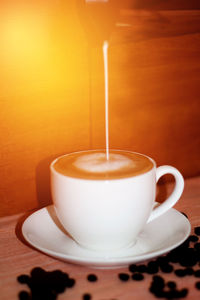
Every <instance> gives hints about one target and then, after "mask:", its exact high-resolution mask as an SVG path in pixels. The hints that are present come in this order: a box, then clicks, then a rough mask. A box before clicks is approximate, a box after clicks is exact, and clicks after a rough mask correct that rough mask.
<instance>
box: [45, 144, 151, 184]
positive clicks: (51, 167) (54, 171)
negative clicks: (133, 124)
mask: <svg viewBox="0 0 200 300" xmlns="http://www.w3.org/2000/svg"><path fill="white" fill-rule="evenodd" d="M88 151H90V152H95V151H104V152H105V149H87V150H80V151H73V152H69V153H66V154H63V155H59V156H58V157H56V158H55V159H54V160H53V161H52V162H51V163H50V171H51V172H52V173H55V174H57V175H59V176H62V177H67V178H72V179H74V180H82V181H85V180H86V181H98V182H100V181H114V180H115V181H116V180H120V181H121V180H125V179H131V178H136V177H139V176H142V175H144V174H147V173H149V172H151V171H152V170H153V169H154V168H156V162H155V160H154V159H153V158H151V157H149V156H148V155H146V154H142V153H139V152H136V151H130V150H126V149H123V150H122V149H109V151H116V152H117V151H119V152H120V151H121V152H128V153H133V154H138V155H141V156H144V157H146V158H148V159H149V160H150V161H151V162H152V164H153V167H152V168H151V169H150V170H148V171H147V172H144V173H141V174H138V175H133V176H128V177H124V178H111V179H107V178H106V179H105V178H103V179H92V178H80V177H74V176H69V175H65V174H62V173H60V172H58V171H56V170H55V168H54V164H55V163H56V161H57V160H58V159H60V158H62V157H65V156H68V155H70V154H72V153H73V154H76V153H84V152H88Z"/></svg>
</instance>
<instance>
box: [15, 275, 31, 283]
mask: <svg viewBox="0 0 200 300" xmlns="http://www.w3.org/2000/svg"><path fill="white" fill-rule="evenodd" d="M29 279H30V277H29V276H28V275H24V274H22V275H20V276H18V277H17V280H18V281H19V282H20V283H22V284H23V283H28V282H29Z"/></svg>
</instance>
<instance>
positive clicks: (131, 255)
mask: <svg viewBox="0 0 200 300" xmlns="http://www.w3.org/2000/svg"><path fill="white" fill-rule="evenodd" d="M190 230H191V226H190V223H189V221H188V219H187V218H186V217H185V216H184V215H183V214H182V213H180V212H178V211H177V210H175V209H173V208H172V209H170V210H169V211H168V212H167V213H165V214H164V215H163V216H161V217H159V218H157V219H156V220H154V221H152V222H150V223H149V224H147V225H146V226H145V228H144V230H143V232H142V233H141V234H140V235H139V237H138V240H137V243H136V244H135V245H134V246H133V247H130V248H127V249H123V250H120V251H119V250H118V251H116V252H114V253H107V254H105V253H102V252H95V251H90V250H87V249H85V248H82V247H81V246H79V245H78V244H77V243H76V242H75V241H74V240H73V239H72V238H71V237H70V236H69V235H67V233H66V231H65V230H64V229H63V227H62V225H61V224H60V222H59V220H58V219H57V217H56V214H55V211H54V207H53V205H50V206H48V207H45V208H42V209H40V210H38V211H36V212H35V213H33V214H32V215H30V216H29V217H28V218H27V219H26V220H25V222H24V223H23V226H22V233H23V235H24V237H25V239H26V240H27V241H28V242H29V243H30V244H31V245H32V246H34V247H35V248H37V249H39V250H40V251H42V252H44V253H46V254H48V255H50V256H53V257H55V258H58V259H60V260H63V261H66V262H69V263H75V264H79V265H85V266H87V267H92V268H119V267H125V266H128V265H129V264H131V263H138V262H141V261H143V260H147V259H150V258H153V257H156V256H159V255H162V254H164V253H166V252H168V251H170V250H171V249H173V248H175V247H177V246H179V245H180V244H181V243H182V242H184V241H185V240H186V239H187V237H188V236H189V234H190Z"/></svg>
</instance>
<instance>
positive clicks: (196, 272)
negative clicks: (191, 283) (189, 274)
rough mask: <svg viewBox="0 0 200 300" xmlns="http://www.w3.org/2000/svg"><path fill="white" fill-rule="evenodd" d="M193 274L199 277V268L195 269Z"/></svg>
mask: <svg viewBox="0 0 200 300" xmlns="http://www.w3.org/2000/svg"><path fill="white" fill-rule="evenodd" d="M194 276H195V277H198V278H199V277H200V270H197V271H195V272H194Z"/></svg>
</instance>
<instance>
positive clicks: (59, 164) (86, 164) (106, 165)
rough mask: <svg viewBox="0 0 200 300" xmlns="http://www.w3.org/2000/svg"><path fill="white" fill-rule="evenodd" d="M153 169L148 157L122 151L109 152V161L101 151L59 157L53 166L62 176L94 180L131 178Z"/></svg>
mask: <svg viewBox="0 0 200 300" xmlns="http://www.w3.org/2000/svg"><path fill="white" fill-rule="evenodd" d="M153 167H154V164H153V162H152V160H150V159H149V158H148V157H146V156H144V155H141V154H138V153H134V152H129V151H123V150H110V151H109V160H107V158H106V152H105V151H103V150H102V151H101V150H88V151H81V152H74V153H70V154H67V155H64V156H61V157H60V158H58V159H57V160H56V161H55V162H54V164H53V168H54V170H55V171H56V172H58V173H60V174H62V175H64V176H69V177H73V178H81V179H94V180H101V179H102V180H104V179H108V180H110V179H120V178H126V177H133V176H136V175H140V174H143V173H146V172H148V171H150V170H151V169H152V168H153Z"/></svg>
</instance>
